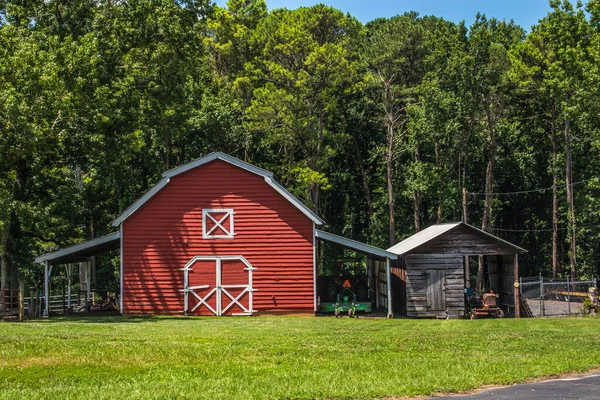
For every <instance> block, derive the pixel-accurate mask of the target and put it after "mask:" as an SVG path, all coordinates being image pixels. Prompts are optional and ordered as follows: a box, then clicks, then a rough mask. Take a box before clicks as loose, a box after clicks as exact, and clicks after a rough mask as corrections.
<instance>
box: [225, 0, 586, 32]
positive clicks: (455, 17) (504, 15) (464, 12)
mask: <svg viewBox="0 0 600 400" xmlns="http://www.w3.org/2000/svg"><path fill="white" fill-rule="evenodd" d="M573 1H574V0H573ZM225 2H226V0H217V3H218V4H219V5H223V4H225ZM266 2H267V6H268V7H269V9H270V10H272V9H275V8H282V7H285V8H288V9H294V8H297V7H301V6H311V5H314V4H318V3H324V4H327V5H329V6H332V7H335V8H338V9H340V10H342V11H344V12H349V13H350V14H351V15H352V16H354V17H356V18H357V19H359V20H360V21H362V22H368V21H370V20H372V19H375V18H378V17H391V16H394V15H396V14H403V13H404V12H405V11H417V12H418V13H419V15H422V16H423V15H435V16H438V17H443V18H445V19H447V20H450V21H454V22H459V21H462V20H465V21H466V22H467V25H470V24H471V23H472V22H473V21H474V20H475V14H476V13H477V12H478V11H479V12H481V13H484V14H486V16H488V17H496V18H498V19H500V20H503V19H504V20H507V21H509V20H511V19H512V20H514V21H515V22H516V23H517V24H519V25H521V26H522V27H523V28H525V29H527V30H529V29H530V28H531V26H532V25H535V24H536V23H537V21H538V20H539V19H540V18H543V17H544V16H545V15H546V14H547V13H548V11H550V7H549V5H548V0H410V1H409V0H321V1H318V0H266Z"/></svg>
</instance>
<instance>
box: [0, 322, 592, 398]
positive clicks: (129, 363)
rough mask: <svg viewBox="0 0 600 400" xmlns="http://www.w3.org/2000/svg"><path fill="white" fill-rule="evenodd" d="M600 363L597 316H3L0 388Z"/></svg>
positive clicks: (354, 383) (35, 391) (466, 372)
mask: <svg viewBox="0 0 600 400" xmlns="http://www.w3.org/2000/svg"><path fill="white" fill-rule="evenodd" d="M599 366H600V319H598V318H585V319H575V318H573V319H571V318H569V319H567V318H565V319H535V320H531V319H529V320H526V319H522V320H510V319H504V320H476V321H435V320H421V321H417V320H386V319H347V318H345V319H335V318H314V317H254V318H248V317H240V318H183V317H181V318H177V317H174V318H120V317H109V318H75V317H71V318H53V319H50V320H45V321H32V322H26V323H0V398H2V399H14V398H29V399H42V398H47V399H67V398H94V399H113V398H120V399H153V398H210V399H248V398H257V399H268V398H379V397H385V396H398V397H402V396H417V395H430V394H433V393H435V392H455V391H463V390H467V389H473V388H477V387H479V386H482V385H491V384H509V383H513V382H521V381H525V380H528V379H531V378H537V377H542V376H550V375H557V374H561V373H565V372H574V371H576V372H580V371H586V370H589V369H592V368H597V367H599Z"/></svg>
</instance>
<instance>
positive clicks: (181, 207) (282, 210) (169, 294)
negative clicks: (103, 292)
mask: <svg viewBox="0 0 600 400" xmlns="http://www.w3.org/2000/svg"><path fill="white" fill-rule="evenodd" d="M215 208H217V209H226V208H233V209H234V212H235V217H234V229H235V234H236V236H235V238H233V239H203V238H202V210H203V209H215ZM122 228H123V231H122V233H123V304H124V307H123V312H124V313H133V314H138V313H139V314H152V313H161V314H177V313H182V312H183V294H182V292H180V290H181V289H182V288H183V271H181V270H180V268H183V267H184V266H185V264H186V263H187V262H188V261H189V260H190V259H191V258H192V257H194V256H197V255H206V256H208V255H211V256H212V255H242V256H244V257H245V258H246V259H247V260H248V261H249V262H250V263H251V264H252V265H253V267H255V268H257V269H256V270H255V271H254V272H253V288H254V289H255V290H256V291H255V292H254V295H253V296H254V304H253V306H254V307H253V308H254V309H255V310H258V311H260V312H284V313H287V312H289V313H312V312H313V311H314V274H313V221H311V220H310V219H309V218H308V217H306V216H305V215H304V214H303V213H302V212H300V210H298V209H297V208H296V207H295V206H294V205H292V204H291V203H290V202H289V201H287V200H286V199H285V198H284V197H282V196H281V195H280V194H279V193H278V192H276V191H275V190H274V189H273V188H272V187H270V186H269V185H268V184H267V183H266V182H265V181H264V178H263V177H261V176H258V175H256V174H253V173H251V172H249V171H246V170H244V169H241V168H238V167H236V166H233V165H231V164H229V163H227V162H224V161H222V160H215V161H212V162H210V163H207V164H205V165H202V166H200V167H197V168H194V169H192V170H190V171H187V172H184V173H182V174H180V175H177V176H174V177H172V178H171V181H170V183H169V184H168V185H167V186H165V187H164V188H163V189H162V190H160V191H159V192H158V193H157V194H156V195H154V196H153V197H152V198H151V199H150V200H149V201H147V202H146V203H145V204H144V205H143V206H142V207H141V208H140V209H139V210H137V211H136V212H135V213H133V214H132V215H131V216H130V217H129V218H127V219H126V220H125V221H124V222H123V226H122Z"/></svg>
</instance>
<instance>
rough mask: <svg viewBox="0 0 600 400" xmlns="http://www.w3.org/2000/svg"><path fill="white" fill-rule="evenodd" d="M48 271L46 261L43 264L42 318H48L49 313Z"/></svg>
mask: <svg viewBox="0 0 600 400" xmlns="http://www.w3.org/2000/svg"><path fill="white" fill-rule="evenodd" d="M49 302H50V269H49V266H48V261H46V263H45V264H44V315H43V317H44V318H48V312H49V311H50V305H49Z"/></svg>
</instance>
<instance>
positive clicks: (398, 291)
mask: <svg viewBox="0 0 600 400" xmlns="http://www.w3.org/2000/svg"><path fill="white" fill-rule="evenodd" d="M403 263H404V259H403V258H400V259H399V260H392V261H391V263H390V270H391V271H390V272H391V275H390V277H391V279H392V282H391V285H392V312H393V313H394V315H399V316H404V317H406V269H405V268H404V264H403Z"/></svg>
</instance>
